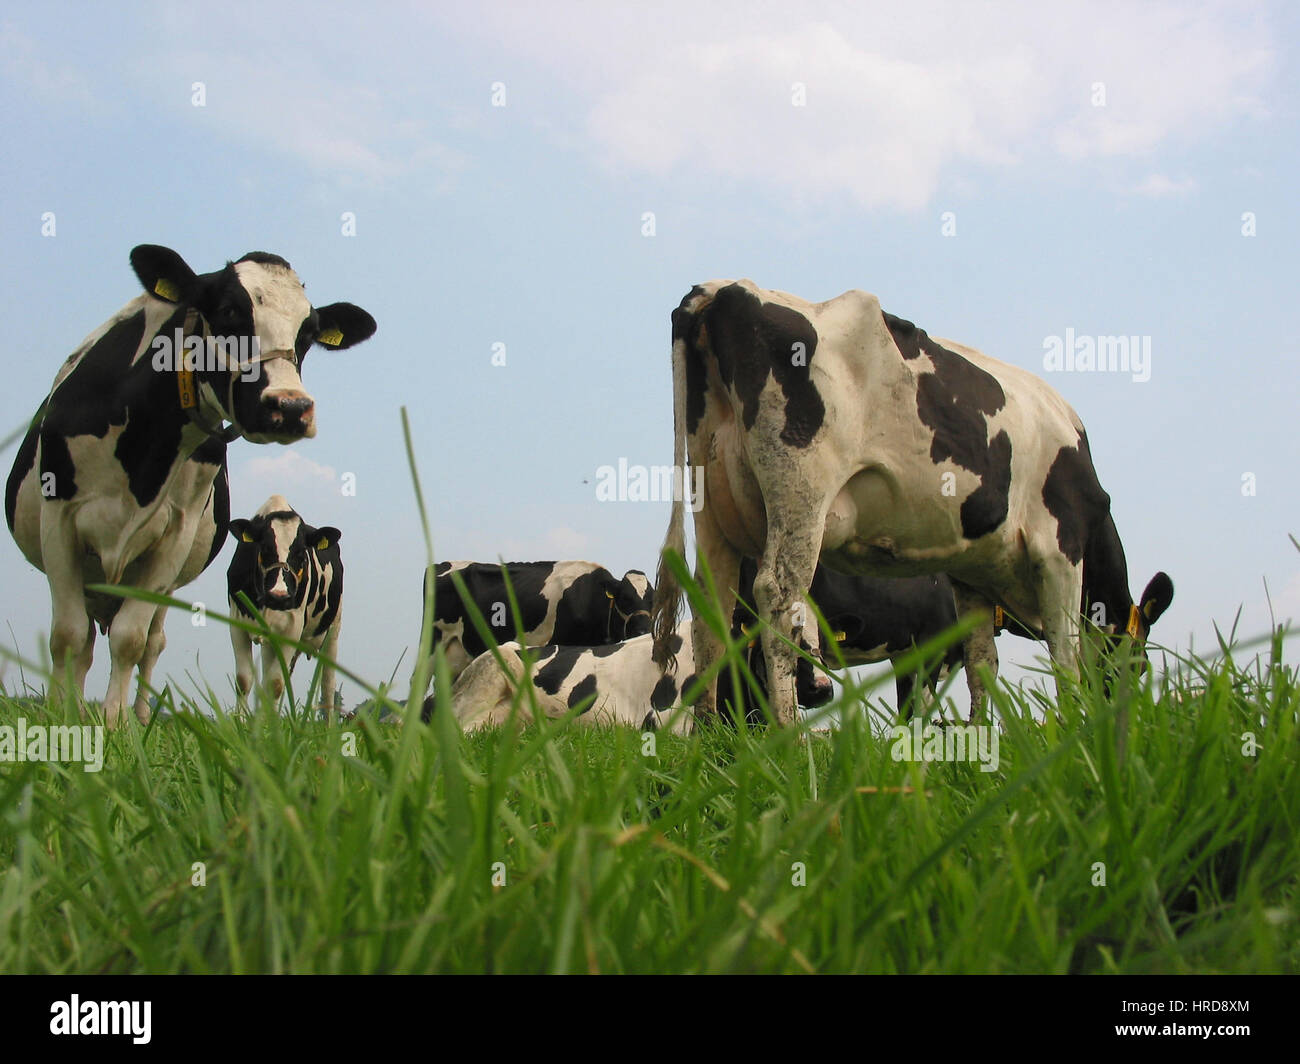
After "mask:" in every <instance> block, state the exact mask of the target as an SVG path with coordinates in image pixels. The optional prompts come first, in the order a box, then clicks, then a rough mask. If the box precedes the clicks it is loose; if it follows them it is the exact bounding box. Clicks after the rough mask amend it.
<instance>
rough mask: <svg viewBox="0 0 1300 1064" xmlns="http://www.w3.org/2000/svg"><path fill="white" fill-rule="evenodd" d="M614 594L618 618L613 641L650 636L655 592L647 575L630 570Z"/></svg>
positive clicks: (636, 570) (614, 626)
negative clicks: (651, 611) (651, 610)
mask: <svg viewBox="0 0 1300 1064" xmlns="http://www.w3.org/2000/svg"><path fill="white" fill-rule="evenodd" d="M612 594H613V596H614V599H613V610H614V615H615V617H616V618H617V623H615V624H613V625H612V626H611V627H612V629H613V632H612V635H613V641H614V642H616V643H617V642H622V641H623V640H624V639H632V638H634V637H636V636H638V635H646V634H648V633H649V631H650V607H651V605H652V604H653V602H654V594H655V592H654V588H653V587H651V586H650V580H649V578H648V577H647V576H646V575H645V573H643V572H641V571H640V570H639V569H630V570H628V572H627V573H626V574H625V575H624V577H623V579H622V580H620V581H619V582H618V587H617V588H615V589H614V591H613V592H612ZM620 632H621V633H622V634H620Z"/></svg>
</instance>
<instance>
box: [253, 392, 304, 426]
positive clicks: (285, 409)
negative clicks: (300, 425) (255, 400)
mask: <svg viewBox="0 0 1300 1064" xmlns="http://www.w3.org/2000/svg"><path fill="white" fill-rule="evenodd" d="M262 401H263V402H264V403H266V404H267V405H268V406H270V407H271V408H272V409H273V410H278V411H279V412H280V413H281V414H283V415H284V416H285V417H287V418H292V419H295V420H298V421H306V420H307V418H308V416H309V415H310V414H311V412H312V410H313V409H314V408H315V406H316V403H315V401H314V400H313V399H312V398H311V396H309V395H303V394H301V393H298V394H294V393H292V392H290V393H288V394H284V393H281V394H278V395H277V394H275V393H273V392H267V393H266V394H265V395H263V397H262Z"/></svg>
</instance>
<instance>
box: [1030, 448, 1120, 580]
mask: <svg viewBox="0 0 1300 1064" xmlns="http://www.w3.org/2000/svg"><path fill="white" fill-rule="evenodd" d="M1043 505H1045V506H1046V507H1047V512H1048V513H1050V514H1051V515H1052V516H1053V517H1055V518H1056V542H1057V544H1058V545H1059V546H1060V548H1061V553H1062V554H1064V555H1065V556H1066V557H1067V558H1069V559H1070V561H1071V562H1072V563H1073V564H1075V565H1077V564H1079V562H1080V561H1081V560H1082V559H1083V556H1084V552H1085V551H1086V550H1087V549H1088V542H1089V540H1090V539H1091V538H1092V534H1093V530H1094V529H1097V528H1098V527H1099V526H1100V524H1101V522H1102V520H1103V519H1104V518H1105V517H1106V515H1107V514H1109V513H1110V496H1109V495H1107V494H1106V492H1105V491H1104V490H1103V489H1102V486H1101V483H1100V481H1098V479H1097V471H1096V469H1095V468H1094V467H1093V464H1092V453H1091V451H1090V450H1089V449H1088V437H1087V434H1086V433H1083V432H1080V433H1079V441H1078V443H1077V444H1076V445H1075V446H1074V447H1062V448H1061V449H1060V450H1059V451H1058V452H1057V454H1056V458H1055V459H1054V460H1053V461H1052V466H1051V468H1050V469H1049V470H1048V471H1047V478H1046V479H1045V480H1044V481H1043ZM1118 540H1119V536H1118V534H1116V536H1115V541H1116V543H1118ZM1097 549H1098V550H1103V549H1107V550H1108V549H1109V548H1104V547H1103V546H1102V545H1101V544H1099V545H1098V547H1097ZM1119 557H1120V558H1121V559H1122V558H1123V549H1122V548H1121V549H1120V552H1119ZM1112 560H1113V559H1112ZM1106 567H1107V565H1106V563H1099V564H1098V566H1097V568H1098V569H1104V568H1106ZM1085 579H1086V577H1085ZM1125 582H1126V583H1127V580H1126V581H1125ZM1127 594H1128V592H1127V589H1126V590H1125V595H1127Z"/></svg>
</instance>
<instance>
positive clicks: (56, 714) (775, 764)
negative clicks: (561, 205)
mask: <svg viewBox="0 0 1300 1064" xmlns="http://www.w3.org/2000/svg"><path fill="white" fill-rule="evenodd" d="M1261 649H1262V654H1260V655H1259V656H1254V655H1251V656H1245V655H1246V652H1245V651H1242V650H1234V651H1232V652H1230V653H1226V654H1223V655H1221V656H1220V658H1219V660H1217V662H1216V664H1214V665H1213V666H1210V665H1205V664H1201V663H1199V662H1195V661H1193V662H1190V663H1182V666H1181V673H1180V674H1181V675H1183V676H1185V678H1184V679H1175V678H1174V669H1173V668H1172V665H1173V664H1174V663H1173V662H1169V663H1168V664H1169V665H1170V666H1171V668H1170V669H1169V670H1168V671H1167V672H1166V673H1165V674H1164V675H1163V678H1162V677H1157V678H1156V679H1155V680H1151V679H1147V680H1145V681H1143V682H1140V683H1136V684H1128V685H1125V686H1123V687H1122V688H1121V689H1120V690H1118V691H1116V692H1115V694H1114V697H1113V699H1112V700H1110V701H1107V700H1106V699H1105V698H1104V697H1103V696H1102V695H1101V693H1100V691H1101V687H1100V684H1098V683H1095V682H1092V681H1093V680H1094V679H1095V678H1092V677H1085V680H1084V682H1083V683H1081V684H1080V685H1079V687H1078V688H1077V689H1071V690H1067V691H1066V692H1065V694H1064V696H1063V697H1062V699H1061V702H1060V704H1059V706H1056V707H1054V708H1053V709H1050V710H1049V711H1048V712H1047V713H1046V716H1045V720H1043V719H1042V718H1043V717H1044V714H1043V708H1044V707H1043V705H1041V704H1039V703H1040V702H1041V701H1042V696H1039V695H1034V694H1033V693H1032V692H1021V691H1018V690H1015V689H1007V688H1001V689H1000V690H999V692H998V694H997V706H996V708H997V711H998V713H999V715H1000V717H1001V720H1002V722H1003V727H1002V732H1001V736H1000V745H999V755H1000V757H999V766H998V769H997V771H994V772H982V771H980V769H979V766H978V765H974V764H969V763H965V762H961V763H944V762H936V763H928V764H927V763H923V762H907V761H896V760H894V759H893V757H892V756H891V742H890V741H889V739H887V738H884V737H882V736H881V735H880V734H879V728H878V727H877V729H876V731H875V733H873V730H872V728H871V727H870V726H869V724H868V722H867V717H866V715H865V714H864V713H863V712H861V709H860V704H861V700H862V698H863V697H865V693H864V692H862V691H859V690H858V689H856V688H852V687H850V688H847V689H846V691H845V697H844V699H843V700H842V701H841V702H840V703H839V710H840V711H841V712H842V714H843V721H842V723H841V725H840V727H839V728H838V729H836V730H834V731H814V732H807V733H802V734H799V733H796V732H795V731H793V730H787V731H776V732H770V733H762V732H752V733H736V732H734V731H731V730H728V729H723V728H709V729H704V730H702V731H701V733H699V734H696V735H693V736H691V737H689V738H679V737H674V736H671V735H668V734H665V733H658V734H655V735H654V737H653V740H650V739H647V737H646V736H644V735H643V734H642V733H640V732H636V731H632V730H624V729H615V730H610V729H592V728H584V727H581V726H579V725H575V724H574V723H573V722H571V721H560V722H553V723H548V724H544V725H540V726H536V725H534V726H529V727H527V728H524V729H522V730H520V731H518V732H515V731H511V730H508V729H503V730H500V731H495V732H491V733H486V734H478V735H474V736H469V737H464V736H462V735H460V733H459V732H458V731H457V730H456V727H455V725H454V722H453V720H452V718H451V716H450V715H449V714H447V713H445V712H443V713H440V714H436V715H435V721H434V725H433V726H431V727H424V726H409V727H405V728H402V727H395V726H392V725H390V724H380V723H376V722H374V721H373V720H372V719H369V718H364V717H359V718H357V719H355V720H352V721H348V722H344V723H341V724H339V723H335V724H326V723H323V722H320V721H318V720H315V719H306V718H303V717H293V716H278V715H275V714H273V713H268V712H261V713H258V714H256V715H255V716H253V717H252V718H249V719H236V718H231V717H228V716H224V715H223V716H218V717H216V718H215V719H214V718H212V717H209V716H205V715H203V714H201V713H199V712H197V709H198V707H197V706H196V704H195V703H194V702H193V701H187V700H185V699H177V700H176V701H175V703H174V708H175V710H176V715H174V716H170V717H166V718H161V719H155V721H154V723H153V724H152V725H150V726H149V727H147V728H146V727H141V726H138V725H136V724H134V722H133V723H132V724H131V725H130V726H129V727H127V728H125V729H124V730H122V731H120V732H116V733H110V734H108V735H107V736H106V738H105V747H106V748H105V753H104V765H103V769H102V771H99V772H86V771H84V770H83V766H82V765H80V764H75V763H73V764H60V763H48V762H29V761H15V762H8V763H0V861H3V868H4V870H3V872H0V971H4V972H62V973H73V972H76V973H95V972H173V971H185V972H363V973H364V972H801V971H812V972H886V973H893V972H1276V971H1288V972H1294V971H1296V970H1298V969H1300V899H1298V897H1297V889H1298V887H1300V839H1298V838H1297V830H1298V828H1300V770H1298V768H1297V760H1298V755H1300V742H1298V741H1297V740H1298V738H1300V737H1298V736H1297V716H1298V713H1300V688H1298V687H1297V678H1296V672H1295V670H1294V669H1292V668H1290V667H1288V666H1286V665H1284V664H1283V661H1282V657H1283V649H1284V641H1283V639H1282V638H1281V637H1280V636H1277V637H1275V638H1274V639H1273V641H1272V644H1271V646H1269V645H1265V646H1264V647H1262V648H1261ZM1239 655H1242V656H1241V657H1240V660H1238V656H1239ZM167 697H168V698H171V697H172V696H171V694H170V693H169V695H168V696H167ZM1035 709H1036V710H1037V713H1036V714H1035V712H1034V711H1035ZM1035 716H1037V717H1038V718H1039V720H1037V721H1036V720H1035ZM19 718H23V719H24V720H25V721H26V722H27V724H28V725H30V724H33V723H46V724H48V723H57V722H59V721H64V722H66V723H80V721H79V718H78V716H77V712H76V710H75V708H74V707H73V706H72V704H71V703H69V704H68V705H66V706H52V705H49V704H46V703H45V702H44V701H43V700H30V699H23V698H11V697H4V698H0V726H10V727H17V726H18V721H19ZM1040 721H1041V722H1040ZM1243 736H1248V737H1247V738H1243ZM651 746H653V749H651ZM1103 877H1104V885H1102V880H1103Z"/></svg>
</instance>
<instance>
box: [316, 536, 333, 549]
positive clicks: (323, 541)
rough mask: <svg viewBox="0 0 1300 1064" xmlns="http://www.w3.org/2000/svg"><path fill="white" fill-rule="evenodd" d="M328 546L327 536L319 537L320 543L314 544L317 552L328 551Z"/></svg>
mask: <svg viewBox="0 0 1300 1064" xmlns="http://www.w3.org/2000/svg"><path fill="white" fill-rule="evenodd" d="M329 545H330V541H329V537H328V536H321V538H320V542H319V543H317V544H316V549H317V550H329Z"/></svg>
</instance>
